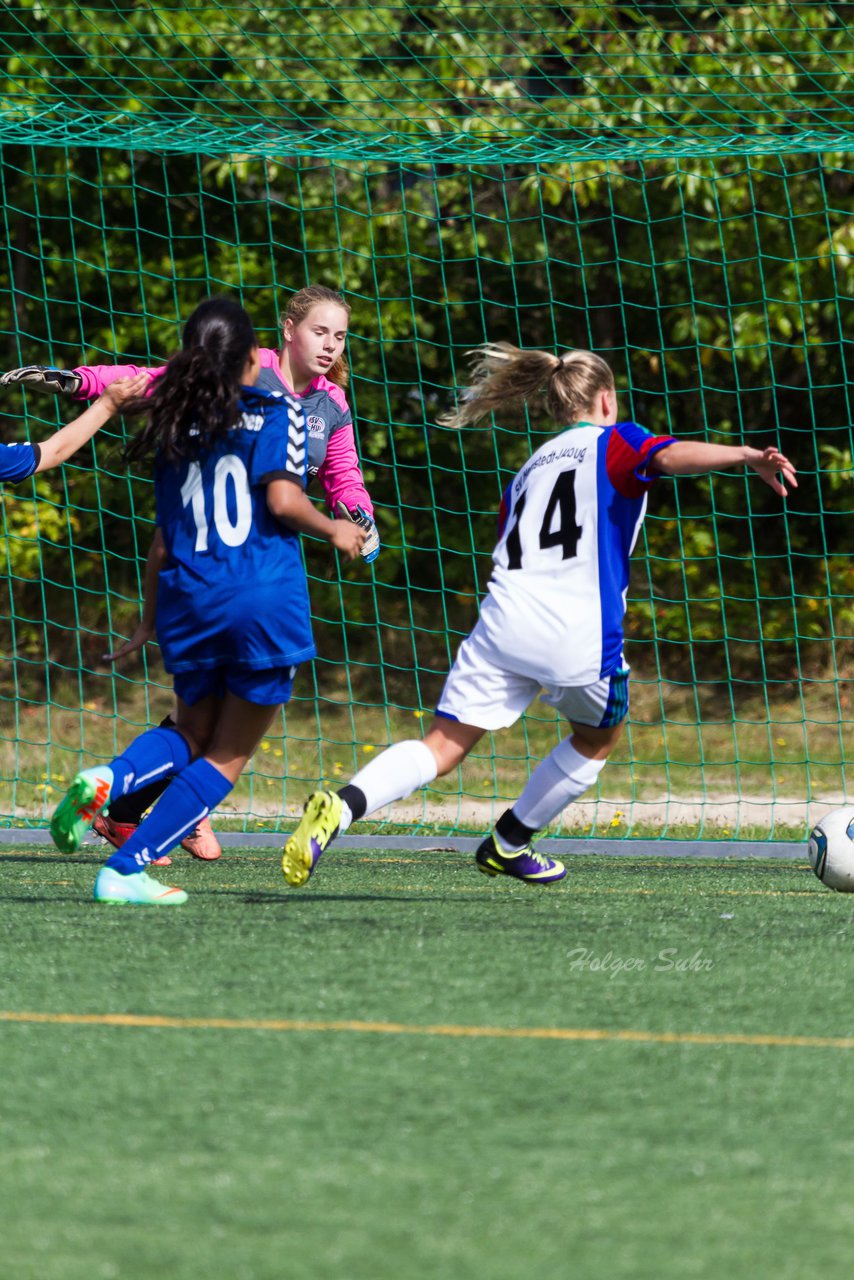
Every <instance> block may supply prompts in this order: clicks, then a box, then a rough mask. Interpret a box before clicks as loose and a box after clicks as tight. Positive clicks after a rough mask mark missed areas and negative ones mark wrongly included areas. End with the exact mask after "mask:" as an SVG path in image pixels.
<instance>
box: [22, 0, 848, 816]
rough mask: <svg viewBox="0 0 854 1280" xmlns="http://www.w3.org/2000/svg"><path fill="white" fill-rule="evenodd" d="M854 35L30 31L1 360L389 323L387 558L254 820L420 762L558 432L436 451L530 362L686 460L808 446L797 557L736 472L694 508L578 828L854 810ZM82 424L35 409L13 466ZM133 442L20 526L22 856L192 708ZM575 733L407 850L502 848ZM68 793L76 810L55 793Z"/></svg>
mask: <svg viewBox="0 0 854 1280" xmlns="http://www.w3.org/2000/svg"><path fill="white" fill-rule="evenodd" d="M850 9H851V6H846V5H830V4H815V3H795V4H785V5H783V4H763V5H758V4H750V5H738V6H736V5H716V6H709V5H695V4H683V5H679V4H652V5H641V4H635V5H609V4H600V5H576V6H573V7H572V8H569V7H568V6H560V5H546V4H537V5H530V4H529V5H525V4H516V5H513V6H509V5H507V6H505V5H501V4H497V5H490V6H484V5H480V4H466V5H460V4H450V3H432V4H430V5H429V6H428V5H426V4H414V3H411V4H406V5H404V4H398V5H396V6H392V5H388V4H378V5H374V6H373V7H370V8H369V7H363V6H355V5H348V4H334V5H333V4H322V5H321V4H309V5H306V4H303V5H298V6H297V5H292V6H277V7H276V8H275V9H273V8H270V9H268V8H265V7H263V6H253V5H242V6H240V7H239V8H238V7H237V6H227V5H210V4H205V5H196V6H181V7H179V6H178V5H177V3H176V0H170V2H169V3H164V4H159V5H155V4H138V5H136V6H135V7H134V8H133V9H130V10H124V9H123V10H121V11H120V10H119V9H118V7H117V6H114V5H107V4H104V5H101V6H77V5H75V6H67V7H65V8H62V7H56V6H53V7H51V8H50V9H49V10H48V9H47V8H45V7H43V6H41V5H35V4H3V5H0V91H2V92H0V97H2V101H3V104H4V109H3V111H2V113H0V143H2V152H0V183H2V193H1V194H0V199H2V217H3V223H2V228H0V298H2V307H0V316H2V324H0V342H2V363H3V365H4V367H10V366H12V365H17V364H21V363H27V362H31V361H39V362H46V361H52V362H55V363H57V364H61V365H75V364H79V363H81V362H82V361H86V362H89V363H92V362H107V361H112V360H125V361H126V360H134V361H145V360H160V359H163V358H165V357H166V356H167V355H168V354H169V353H170V351H172V350H173V349H174V347H175V345H176V342H177V337H178V331H179V327H180V321H181V318H182V317H185V316H186V315H187V313H188V312H189V310H190V309H191V308H192V307H193V306H194V305H195V303H196V302H197V301H198V299H199V297H200V296H202V295H203V294H205V293H207V292H209V291H212V290H220V289H229V290H234V291H235V292H236V293H238V294H239V295H240V296H241V297H242V299H243V301H244V302H245V303H246V305H247V306H248V308H249V309H250V312H251V314H252V315H253V318H254V319H255V321H256V324H257V327H258V329H259V332H260V334H261V337H262V339H263V340H264V341H265V343H267V344H268V345H276V328H277V316H278V312H279V309H280V308H281V305H282V302H283V300H284V298H285V296H286V294H287V293H288V292H289V291H290V290H292V289H294V288H298V287H300V286H302V285H303V284H305V283H307V282H309V281H322V282H324V283H328V284H331V285H333V286H334V287H340V288H342V289H343V290H344V292H345V293H346V295H347V298H348V301H349V302H350V303H351V304H352V307H353V321H352V329H351V338H350V341H349V356H350V360H351V363H352V365H353V369H354V380H353V385H352V388H351V390H352V395H351V403H352V404H353V408H354V411H355V416H356V422H357V432H358V436H359V443H360V451H361V455H362V458H363V462H364V470H365V475H366V479H367V481H368V486H369V489H370V491H371V493H372V495H373V497H374V499H375V502H376V504H377V507H378V521H379V525H380V530H381V533H382V537H383V542H384V550H383V552H382V555H381V557H380V559H379V560H378V561H377V562H376V564H375V566H374V568H373V569H371V568H369V567H367V566H364V565H363V564H361V563H360V564H359V565H357V566H355V567H353V568H352V569H344V570H343V571H341V572H339V570H338V569H337V568H336V566H335V565H334V564H333V563H332V562H331V560H330V558H329V555H328V552H327V551H326V549H325V548H322V547H318V546H316V545H312V544H311V543H310V542H308V541H307V542H306V555H307V560H308V565H309V570H310V574H311V579H312V581H311V586H312V598H313V607H314V613H315V626H316V633H317V639H318V645H319V648H320V651H321V654H322V657H321V659H320V660H319V661H318V662H317V663H316V664H315V666H314V668H313V670H312V671H306V672H304V673H303V676H302V679H301V681H300V682H299V683H298V686H297V697H296V698H295V700H294V702H293V703H292V704H291V706H290V708H289V709H288V711H287V718H286V729H287V733H286V734H285V733H284V731H283V730H282V731H280V730H277V731H276V733H275V734H271V735H270V737H269V739H268V740H267V741H266V742H265V743H262V746H261V749H260V751H259V752H258V754H257V757H256V760H255V762H254V767H253V769H252V770H251V772H250V773H249V775H248V777H247V778H246V779H245V781H244V783H243V784H242V785H241V788H240V789H239V790H238V792H237V793H236V798H235V801H234V819H235V822H236V823H237V824H238V825H239V826H241V828H244V829H246V828H251V827H252V826H253V825H254V824H255V823H258V822H260V823H263V824H265V825H267V824H271V825H276V824H278V823H279V822H280V821H281V819H282V818H283V816H284V817H285V818H287V815H288V813H289V811H292V810H293V809H294V808H295V807H296V806H297V805H298V804H299V803H300V802H301V800H302V798H303V796H304V793H305V790H306V785H307V784H311V783H314V782H315V781H316V780H317V779H318V778H324V779H328V780H332V779H335V778H336V777H344V776H346V775H349V773H350V772H351V771H352V770H353V768H354V767H355V766H357V765H358V764H359V763H361V762H363V761H364V760H365V759H366V754H367V753H369V752H370V751H371V750H377V749H379V748H380V747H382V746H383V745H385V743H386V742H388V741H389V740H391V739H394V738H398V737H400V736H401V735H407V736H410V735H412V734H413V733H418V732H419V728H420V722H422V720H423V718H424V717H425V716H426V715H429V712H430V709H431V708H432V706H433V705H434V701H435V698H436V695H437V693H438V691H439V688H440V687H441V682H442V678H443V676H444V674H445V672H446V671H447V668H448V664H449V662H450V660H451V658H452V656H453V652H454V649H455V647H456V644H457V642H458V640H459V638H460V636H461V635H463V634H465V632H466V631H467V630H468V629H469V627H470V625H471V623H472V621H473V619H474V616H475V611H476V602H477V599H478V594H479V592H480V591H481V590H482V589H483V586H484V584H485V582H486V578H487V576H488V572H489V566H490V560H489V552H490V550H491V546H492V542H493V540H494V528H495V525H494V519H495V511H496V508H497V504H498V498H499V495H500V492H501V490H502V488H503V486H504V484H505V483H506V480H507V478H508V477H509V474H510V473H512V471H513V470H514V469H515V468H516V467H517V466H518V465H519V463H520V462H521V460H522V459H523V457H524V456H525V455H526V453H527V452H528V451H529V450H530V448H531V447H532V446H534V445H536V444H538V443H539V442H540V441H541V440H542V438H543V436H542V435H537V434H536V433H535V431H534V429H533V428H534V426H537V425H538V426H542V425H544V424H536V423H535V424H530V423H528V422H526V421H515V420H512V419H506V420H505V419H499V420H498V421H497V422H496V423H495V426H494V429H486V428H484V429H480V430H475V431H469V432H466V433H464V434H463V435H462V436H458V435H456V434H454V433H452V432H449V431H447V430H442V429H440V428H438V427H436V426H435V425H433V424H434V420H435V416H436V415H437V413H438V412H439V411H440V409H441V408H444V407H445V406H446V405H447V404H448V403H449V402H450V401H451V400H452V396H453V387H454V386H455V384H457V383H458V382H459V381H461V380H462V377H463V370H464V353H465V352H466V351H467V350H468V349H469V348H470V347H471V346H473V345H474V344H476V343H478V342H481V341H483V340H484V339H485V338H490V339H501V338H505V339H509V340H510V341H514V342H520V343H522V344H523V345H527V346H545V347H556V348H561V347H567V346H574V345H579V346H589V347H591V348H593V349H594V350H597V351H600V352H601V353H603V354H604V355H606V357H607V358H608V359H609V360H610V361H611V362H612V363H613V365H614V368H615V372H616V375H617V380H618V385H620V386H622V387H624V388H625V392H624V395H623V405H622V407H623V410H624V413H625V415H626V416H629V415H631V416H633V417H635V418H636V419H637V420H639V421H641V422H643V423H644V424H645V425H647V426H649V427H650V428H651V429H653V430H656V431H664V430H673V431H674V432H675V433H677V434H680V435H684V436H696V437H702V438H708V439H717V440H725V441H726V440H729V441H732V440H747V441H748V442H750V443H763V442H765V441H771V440H774V441H779V442H780V443H781V445H782V447H783V448H784V450H785V451H786V452H787V453H789V455H790V456H791V457H792V458H793V459H794V460H795V461H796V463H797V465H798V466H799V468H800V472H801V486H800V488H799V490H798V491H797V493H796V494H793V495H792V496H791V497H790V499H789V501H788V503H787V504H786V507H785V510H786V513H787V515H786V518H784V516H783V514H782V507H781V504H780V503H779V501H778V500H777V499H776V498H775V497H774V495H773V494H771V493H770V491H768V490H765V489H764V488H761V487H760V486H759V485H758V484H750V483H749V482H748V481H747V480H746V479H745V478H744V477H742V476H738V475H734V474H733V475H720V476H715V477H713V478H712V479H708V480H702V481H693V480H682V481H680V482H679V484H678V486H670V485H669V484H661V485H660V486H659V487H658V489H657V491H656V495H655V497H654V499H653V501H652V504H651V514H650V515H649V517H648V518H647V522H646V525H645V531H644V539H643V543H642V545H641V546H640V547H639V548H638V551H637V553H636V557H635V569H634V577H633V583H632V587H631V589H630V609H629V628H628V632H629V637H630V649H629V656H630V659H631V662H632V665H633V669H634V673H635V683H634V693H633V699H634V700H633V707H632V713H631V723H630V727H629V732H628V734H627V737H626V740H625V744H624V747H623V748H622V749H621V750H620V752H618V754H617V756H616V757H615V758H614V760H613V762H612V763H611V764H609V766H608V768H607V769H606V770H605V771H604V773H603V774H602V777H601V784H600V789H599V792H598V794H597V795H596V796H595V797H593V798H592V799H591V800H590V801H589V802H588V803H586V804H584V805H582V806H581V807H579V808H577V809H574V810H571V811H570V812H569V815H568V820H569V821H570V823H571V825H570V827H569V828H568V829H569V830H573V831H578V830H582V829H583V830H585V831H592V832H594V833H596V834H601V833H602V832H609V833H613V834H625V833H627V832H635V833H637V832H640V833H651V832H656V833H660V834H662V835H674V834H683V833H684V832H686V831H688V830H690V831H696V832H697V833H698V834H700V835H702V836H705V837H715V836H726V835H730V834H731V835H733V836H736V835H744V834H755V835H760V834H767V835H768V836H773V835H778V834H779V833H780V832H781V830H792V829H797V830H802V829H803V828H804V826H805V823H806V821H807V817H808V811H809V808H810V807H812V808H813V809H815V808H818V809H821V808H824V807H829V806H830V805H831V804H832V803H834V802H835V801H837V800H839V799H841V798H842V796H843V795H844V794H845V778H844V739H845V736H846V734H847V733H848V732H849V731H850V719H851V714H850V708H849V698H850V680H849V677H848V666H849V662H850V657H851V651H852V646H851V638H852V633H854V626H852V624H854V604H853V603H852V597H854V569H852V561H851V551H852V538H851V534H850V532H849V529H850V517H851V513H852V505H854V502H852V498H854V490H852V428H851V423H852V405H851V383H850V378H849V377H848V375H847V373H846V345H847V344H846V337H845V335H846V329H847V327H848V325H849V321H850V300H851V295H852V288H851V280H852V266H851V263H852V258H854V216H852V198H851V197H852V192H854V164H852V160H851V118H852V117H851V111H850V94H851V90H850V83H851V79H850V73H851V69H852V59H851V46H852V37H851V34H850V31H849V30H848V28H847V25H846V18H847V16H849V10H850ZM68 416H70V411H69V410H68V407H67V406H65V407H60V406H56V405H54V403H53V402H48V401H46V400H45V399H43V398H42V399H37V398H36V396H35V394H33V393H30V394H29V397H28V398H25V397H24V396H23V395H22V394H21V393H20V392H18V391H17V390H11V391H4V392H3V393H2V398H0V424H2V432H3V439H7V440H9V439H15V438H21V436H22V435H24V434H29V437H30V438H34V439H38V438H39V437H40V435H41V434H44V433H45V432H46V431H49V430H50V429H51V428H52V427H53V425H54V424H55V423H56V422H58V421H59V420H60V418H61V417H65V418H67V417H68ZM116 443H117V440H116V436H115V435H113V436H110V435H109V434H108V433H102V434H101V437H100V438H99V439H98V440H97V442H96V444H95V446H94V447H93V448H91V447H90V448H89V449H88V450H87V451H84V452H83V453H82V454H80V455H78V457H77V458H76V459H75V460H74V461H73V462H72V463H71V464H70V465H68V466H67V467H66V468H65V469H64V470H63V472H62V473H48V474H47V475H46V476H45V477H43V478H38V479H35V480H33V481H30V482H27V483H25V484H23V485H20V486H18V487H17V488H16V489H11V488H10V489H7V490H6V491H5V493H4V495H3V499H2V511H3V528H2V531H0V533H2V550H3V556H4V559H5V568H6V575H7V576H6V586H5V588H4V590H5V602H4V606H3V608H2V609H0V615H2V617H0V627H2V636H3V646H4V655H5V658H6V661H5V663H4V666H3V669H2V691H1V692H2V706H3V729H2V739H0V775H2V781H0V815H3V817H2V818H0V821H2V820H4V819H5V821H7V822H9V821H25V822H33V823H41V822H42V821H43V819H44V815H45V813H46V812H47V811H49V809H50V807H51V804H52V801H53V799H54V797H55V796H56V793H57V791H58V790H59V789H60V787H61V785H62V781H63V779H64V778H67V777H68V776H69V775H70V774H71V773H72V772H73V771H74V769H75V768H76V766H77V763H78V760H79V759H80V756H81V753H85V754H87V755H90V754H97V755H100V756H104V757H107V756H109V755H111V754H112V753H113V751H114V749H115V748H116V747H117V746H118V745H120V744H122V743H124V742H125V741H126V740H127V738H128V737H129V736H130V735H131V734H132V733H133V732H135V731H136V730H137V729H138V728H139V727H140V726H141V725H144V724H146V723H149V722H150V721H151V720H159V719H160V718H161V717H162V716H163V715H164V714H165V713H166V711H167V710H168V709H169V705H170V697H169V691H168V682H167V678H166V677H165V675H164V673H163V672H162V669H161V668H160V666H159V664H158V662H157V655H156V650H152V651H151V652H150V653H149V655H148V665H147V667H143V666H142V664H128V665H127V666H126V667H125V668H124V669H122V670H121V671H120V672H118V673H112V672H111V671H110V670H109V668H108V667H106V665H105V664H104V663H103V662H102V661H101V660H100V655H101V654H103V653H104V651H105V650H106V649H108V648H109V647H111V645H112V644H113V643H114V642H115V639H116V637H117V636H118V635H127V634H129V632H130V630H131V629H132V628H133V625H134V623H135V620H136V618H137V616H138V608H139V591H140V573H141V567H142V561H143V559H144V555H145V551H146V549H147V545H148V540H149V538H150V535H151V530H152V523H151V520H152V514H153V510H152V499H151V486H150V482H149V481H148V479H147V478H146V477H142V476H136V477H130V476H128V474H127V472H126V469H125V468H124V467H123V466H122V465H121V464H120V463H119V461H118V459H117V450H116V449H115V448H114V447H112V446H114V445H115V444H116ZM558 732H559V729H558V726H557V725H556V723H555V720H554V718H553V716H552V715H551V713H547V712H546V710H545V709H537V707H536V706H535V708H534V709H533V711H532V713H531V714H530V715H529V716H527V717H526V718H525V719H524V721H523V722H522V724H521V726H520V727H519V728H518V729H516V730H513V731H511V732H509V733H505V734H502V735H500V736H499V737H498V738H497V739H495V740H494V741H493V740H489V741H487V740H486V739H485V740H484V743H483V744H482V748H481V749H480V750H479V752H478V753H477V754H476V755H475V756H474V757H473V758H472V760H471V761H470V762H468V763H467V765H466V766H465V768H464V769H463V771H462V773H461V774H460V775H455V776H452V777H450V778H448V779H446V780H444V781H443V782H440V783H437V784H436V785H435V787H434V788H432V789H431V790H430V791H429V792H428V793H427V794H426V798H422V797H419V798H418V799H417V800H415V801H413V802H411V803H410V804H409V805H408V806H401V807H399V808H398V810H397V812H396V815H395V817H396V819H397V820H398V821H403V822H405V823H406V824H407V825H408V829H409V830H411V831H413V832H415V831H419V830H423V829H424V828H425V827H427V826H430V827H438V828H440V829H442V830H446V831H455V830H460V829H463V828H468V827H476V828H478V829H480V828H481V827H483V825H484V824H485V823H486V822H488V821H489V820H490V819H491V818H492V817H493V816H494V814H495V812H496V811H497V810H498V811H500V809H501V808H503V807H504V806H505V803H506V800H507V798H509V797H513V796H514V795H515V794H516V793H517V791H518V789H519V787H520V785H521V783H522V782H523V781H524V779H525V778H526V777H527V774H528V771H529V768H530V766H531V763H532V761H536V760H537V759H539V758H540V757H541V756H542V754H543V752H544V751H546V750H547V749H548V747H549V746H550V745H551V744H552V743H553V742H554V741H556V738H557V734H558ZM51 788H52V790H51Z"/></svg>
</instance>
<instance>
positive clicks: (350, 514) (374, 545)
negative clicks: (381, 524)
mask: <svg viewBox="0 0 854 1280" xmlns="http://www.w3.org/2000/svg"><path fill="white" fill-rule="evenodd" d="M335 510H336V511H337V513H338V515H339V517H340V519H342V520H351V521H352V522H353V524H357V525H358V526H359V528H360V529H364V530H365V533H366V535H367V536H366V538H365V541H364V543H363V544H362V550H361V551H360V553H359V554H360V555H361V557H362V559H363V560H365V561H367V563H368V564H370V563H371V562H372V561H373V560H376V558H377V556H378V555H379V553H380V535H379V533H378V532H377V526H376V525H375V524H374V522H373V520H372V519H371V517H370V516H369V515H368V513H367V511H365V509H364V507H348V506H347V505H346V504H345V503H343V502H337V503H336V504H335Z"/></svg>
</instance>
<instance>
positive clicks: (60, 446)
mask: <svg viewBox="0 0 854 1280" xmlns="http://www.w3.org/2000/svg"><path fill="white" fill-rule="evenodd" d="M147 386H148V378H147V376H146V375H145V374H140V375H139V376H138V377H136V378H122V379H120V380H119V381H118V382H113V383H112V384H111V385H110V386H109V387H108V388H107V390H106V391H105V392H104V393H103V395H101V396H99V397H98V399H97V400H96V401H95V403H94V404H92V405H90V406H89V408H88V409H85V410H84V411H83V413H81V415H80V417H79V418H75V419H74V421H73V422H69V423H68V425H67V426H65V427H62V428H61V429H60V430H59V431H57V432H56V434H55V435H52V436H51V437H50V439H49V440H42V441H41V442H40V444H39V453H40V457H39V464H38V466H37V467H36V471H48V470H49V469H50V468H51V467H58V466H59V465H60V463H63V462H65V461H67V459H68V458H70V457H71V455H72V454H74V453H76V452H77V450H78V449H80V448H81V447H82V446H83V445H84V444H85V443H86V441H87V440H91V438H92V436H93V435H94V434H95V432H96V431H99V430H100V429H101V427H103V425H104V423H105V422H109V420H110V418H112V416H113V414H114V413H115V412H116V411H117V410H118V409H120V408H121V406H122V404H124V402H125V401H126V400H131V399H133V397H134V396H141V395H144V394H145V389H146V387H147Z"/></svg>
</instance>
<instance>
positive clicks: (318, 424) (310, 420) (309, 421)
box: [305, 413, 326, 436]
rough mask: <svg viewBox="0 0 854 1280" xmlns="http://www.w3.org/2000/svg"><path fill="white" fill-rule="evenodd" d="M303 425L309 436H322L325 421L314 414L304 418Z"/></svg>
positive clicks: (324, 429)
mask: <svg viewBox="0 0 854 1280" xmlns="http://www.w3.org/2000/svg"><path fill="white" fill-rule="evenodd" d="M305 425H306V429H307V431H308V434H309V435H310V436H322V435H323V434H324V432H325V431H326V419H325V418H319V417H318V416H317V414H316V413H312V414H310V415H309V416H308V417H307V418H306V420H305Z"/></svg>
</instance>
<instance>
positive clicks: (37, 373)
mask: <svg viewBox="0 0 854 1280" xmlns="http://www.w3.org/2000/svg"><path fill="white" fill-rule="evenodd" d="M16 382H21V383H23V385H24V386H25V387H33V388H35V390H37V391H52V392H53V394H54V395H57V396H73V395H74V393H75V391H79V390H80V387H81V385H82V383H83V379H82V378H81V377H80V374H79V373H73V372H72V370H70V369H55V368H54V367H53V365H49V364H25V365H24V366H23V368H21V369H9V370H8V371H7V372H6V373H0V387H11V386H12V385H13V384H14V383H16Z"/></svg>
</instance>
